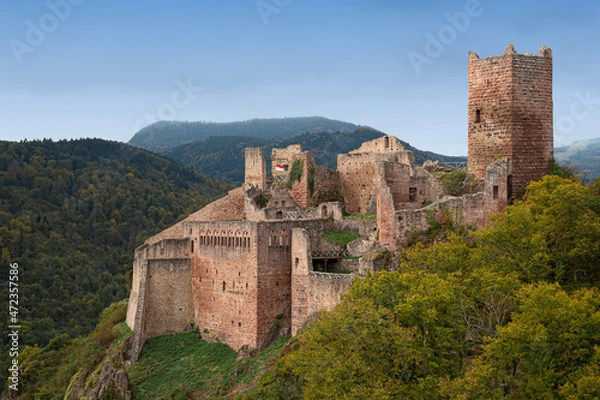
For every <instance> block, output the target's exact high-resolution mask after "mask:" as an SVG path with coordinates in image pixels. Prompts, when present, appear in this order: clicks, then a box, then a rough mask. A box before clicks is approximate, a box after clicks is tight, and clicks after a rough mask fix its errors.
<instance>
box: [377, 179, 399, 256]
mask: <svg viewBox="0 0 600 400" xmlns="http://www.w3.org/2000/svg"><path fill="white" fill-rule="evenodd" d="M376 193H377V230H378V235H379V243H380V244H381V246H382V247H384V248H385V249H387V250H390V251H395V250H397V240H396V230H397V228H396V217H395V216H396V207H395V206H394V197H393V196H392V192H391V191H390V187H389V186H388V184H387V181H386V180H385V178H384V177H383V176H380V177H379V179H378V180H377V191H376Z"/></svg>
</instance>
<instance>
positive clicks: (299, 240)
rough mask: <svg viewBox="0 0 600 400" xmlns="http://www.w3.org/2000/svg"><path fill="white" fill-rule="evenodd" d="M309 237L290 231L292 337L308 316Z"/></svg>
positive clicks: (299, 232)
mask: <svg viewBox="0 0 600 400" xmlns="http://www.w3.org/2000/svg"><path fill="white" fill-rule="evenodd" d="M311 251H312V250H311V246H310V237H309V236H308V232H307V231H306V230H305V229H302V228H295V229H292V284H291V289H292V290H291V294H292V298H291V305H292V312H291V314H292V323H291V325H292V332H291V333H292V336H295V335H296V334H297V333H298V331H299V330H300V329H301V328H302V327H303V326H304V323H305V321H306V320H307V318H308V316H309V301H308V272H309V271H310V270H311V269H312V268H311V266H312V257H311Z"/></svg>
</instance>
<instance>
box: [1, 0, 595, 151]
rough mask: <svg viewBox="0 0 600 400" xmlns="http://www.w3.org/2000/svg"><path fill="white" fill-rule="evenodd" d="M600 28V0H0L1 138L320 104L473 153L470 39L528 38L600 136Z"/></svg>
mask: <svg viewBox="0 0 600 400" xmlns="http://www.w3.org/2000/svg"><path fill="white" fill-rule="evenodd" d="M452 20H454V22H451V21H452ZM599 27H600V3H598V2H592V1H588V2H577V3H572V2H565V1H557V0H549V1H545V2H539V1H532V0H521V1H517V0H503V1H499V0H479V1H478V0H459V1H455V0H447V1H441V0H438V1H422V2H416V1H399V0H395V1H392V0H344V1H341V0H336V1H334V0H318V1H317V0H314V1H313V0H258V1H257V0H194V1H192V0H171V1H166V0H165V1H151V0H146V1H141V0H127V1H123V0H121V1H117V0H43V1H42V0H39V1H38V0H1V2H0V140H22V139H30V140H31V139H40V138H53V139H62V138H79V137H99V138H106V139H112V140H119V141H128V140H129V139H130V138H131V137H132V136H133V134H134V133H135V131H136V130H138V129H139V128H141V127H143V126H145V125H147V124H148V123H150V122H152V121H153V120H154V119H155V118H157V117H163V118H165V119H176V120H191V121H195V120H203V121H235V120H244V119H251V118H270V117H294V116H311V115H320V116H324V117H327V118H333V119H340V120H344V121H349V122H353V123H356V124H360V125H369V126H372V127H374V128H377V129H380V130H382V131H384V132H386V133H389V134H392V135H395V136H397V137H399V138H400V139H402V140H405V141H407V142H409V143H411V144H412V145H414V146H416V147H418V148H421V149H426V150H432V151H436V152H440V153H444V154H452V155H466V153H467V132H466V123H467V118H466V107H467V55H468V51H469V50H473V51H475V52H476V53H478V54H479V55H480V56H481V57H487V56H492V55H497V54H501V53H502V52H503V51H504V49H505V48H506V46H507V45H508V44H509V43H514V45H515V48H516V50H517V51H518V52H520V53H523V52H531V53H537V51H538V49H539V48H540V47H541V45H542V44H546V45H547V46H549V47H551V48H552V50H553V54H554V114H555V144H557V145H561V144H569V143H571V142H573V141H576V140H583V139H590V138H595V137H600V129H598V127H600V74H599V73H598V71H599V70H600V68H599V66H600V41H598V37H599V33H600V32H599V31H600V28H599ZM431 37H434V38H436V40H437V41H439V42H440V45H439V46H438V47H436V48H434V49H433V50H434V51H432V49H431V48H428V47H427V43H428V41H429V40H430V39H429V38H431ZM440 38H441V39H440ZM434 47H435V46H434ZM428 50H429V52H428ZM411 55H412V59H413V61H412V62H411ZM415 55H418V56H419V57H420V56H423V57H427V59H426V62H422V63H421V64H418V63H416V62H415V61H414V60H415ZM420 60H421V61H423V60H425V58H421V59H420Z"/></svg>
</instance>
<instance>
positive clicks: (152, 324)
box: [145, 258, 194, 338]
mask: <svg viewBox="0 0 600 400" xmlns="http://www.w3.org/2000/svg"><path fill="white" fill-rule="evenodd" d="M191 277H192V263H191V261H190V259H189V258H183V259H182V258H167V259H155V260H149V261H148V275H147V277H146V311H145V312H146V323H145V326H146V338H152V337H155V336H161V335H170V334H173V333H180V332H184V331H185V330H186V328H188V327H189V326H190V325H191V324H192V323H193V322H194V307H193V304H192V285H191V282H192V279H191Z"/></svg>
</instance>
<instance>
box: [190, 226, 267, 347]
mask: <svg viewBox="0 0 600 400" xmlns="http://www.w3.org/2000/svg"><path fill="white" fill-rule="evenodd" d="M186 233H188V234H190V237H191V238H192V240H194V241H197V243H198V245H197V250H195V252H194V254H193V257H192V260H193V261H192V279H191V284H192V290H193V294H194V295H193V304H194V315H195V321H196V325H197V326H198V329H199V330H200V331H201V332H204V330H205V329H206V330H207V331H209V332H211V331H212V332H214V333H215V334H216V335H217V336H218V337H219V339H220V340H221V341H223V342H224V343H227V345H229V346H230V347H231V348H233V349H235V350H238V349H239V348H240V347H241V346H242V345H244V344H248V345H250V346H252V347H256V346H257V343H256V332H257V323H256V315H257V287H258V284H257V271H256V269H257V251H258V250H257V243H256V237H257V232H256V223H252V222H248V221H232V222H194V223H189V224H187V225H186Z"/></svg>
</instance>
